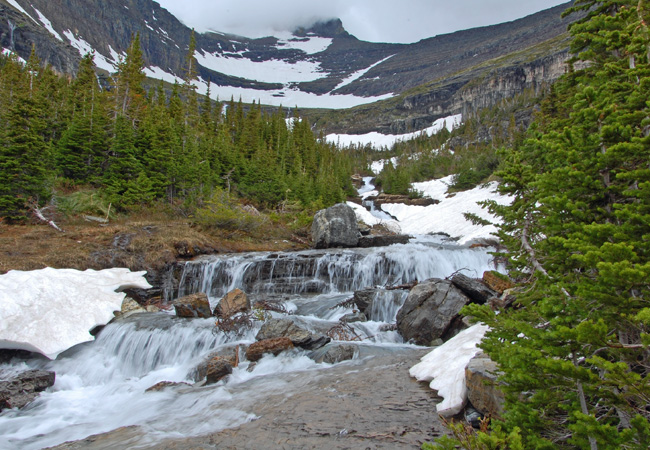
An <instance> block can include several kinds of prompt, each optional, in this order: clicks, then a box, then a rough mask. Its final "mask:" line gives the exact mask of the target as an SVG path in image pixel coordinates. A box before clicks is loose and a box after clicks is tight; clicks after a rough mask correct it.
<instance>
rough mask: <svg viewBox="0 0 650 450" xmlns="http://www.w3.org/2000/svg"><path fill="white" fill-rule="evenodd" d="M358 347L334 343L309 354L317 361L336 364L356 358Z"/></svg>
mask: <svg viewBox="0 0 650 450" xmlns="http://www.w3.org/2000/svg"><path fill="white" fill-rule="evenodd" d="M356 349H357V348H356V347H355V346H354V345H350V344H334V345H328V346H326V347H322V348H319V349H318V350H315V351H313V352H311V353H310V354H309V355H307V356H309V357H310V358H311V359H313V360H314V361H316V362H317V363H326V364H336V363H339V362H342V361H347V360H350V359H354V355H355V353H356Z"/></svg>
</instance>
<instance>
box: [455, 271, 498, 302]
mask: <svg viewBox="0 0 650 450" xmlns="http://www.w3.org/2000/svg"><path fill="white" fill-rule="evenodd" d="M451 282H452V283H453V284H454V286H456V287H457V288H458V289H460V290H461V291H463V293H464V294H465V295H467V296H468V297H469V298H470V299H471V300H472V302H473V303H478V304H479V305H482V304H484V303H485V302H487V301H488V300H489V299H490V298H492V297H495V296H496V295H497V293H496V292H494V291H493V290H492V289H490V288H489V287H487V286H486V285H485V284H483V283H482V282H481V281H480V280H475V279H474V278H470V277H468V276H467V275H463V274H462V273H457V274H456V275H454V276H453V277H452V278H451Z"/></svg>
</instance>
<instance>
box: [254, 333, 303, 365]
mask: <svg viewBox="0 0 650 450" xmlns="http://www.w3.org/2000/svg"><path fill="white" fill-rule="evenodd" d="M292 348H293V342H291V339H289V338H288V337H278V338H272V339H264V340H261V341H257V342H254V343H253V344H251V345H250V346H249V347H248V348H247V349H246V359H248V360H249V361H259V360H260V359H262V357H263V356H264V355H265V354H267V353H271V354H273V355H275V356H277V355H279V354H280V353H282V352H284V351H286V350H291V349H292Z"/></svg>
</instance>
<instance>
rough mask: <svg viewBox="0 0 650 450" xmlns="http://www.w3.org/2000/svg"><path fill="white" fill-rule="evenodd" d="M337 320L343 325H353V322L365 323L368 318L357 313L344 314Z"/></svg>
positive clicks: (359, 312)
mask: <svg viewBox="0 0 650 450" xmlns="http://www.w3.org/2000/svg"><path fill="white" fill-rule="evenodd" d="M339 320H340V321H341V322H344V323H354V322H367V321H368V318H367V317H366V315H365V314H364V313H362V312H361V311H357V312H353V313H350V314H346V315H344V316H343V317H341V318H340V319H339Z"/></svg>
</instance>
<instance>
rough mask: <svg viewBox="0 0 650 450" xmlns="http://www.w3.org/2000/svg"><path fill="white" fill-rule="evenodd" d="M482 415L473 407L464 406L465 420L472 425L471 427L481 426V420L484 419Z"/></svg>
mask: <svg viewBox="0 0 650 450" xmlns="http://www.w3.org/2000/svg"><path fill="white" fill-rule="evenodd" d="M484 417H485V416H484V415H483V414H481V412H480V411H478V410H476V409H475V408H473V407H471V406H469V405H468V406H467V407H465V420H466V421H467V423H469V424H470V425H471V426H472V428H476V429H479V428H480V427H481V421H482V420H483V419H484Z"/></svg>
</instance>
